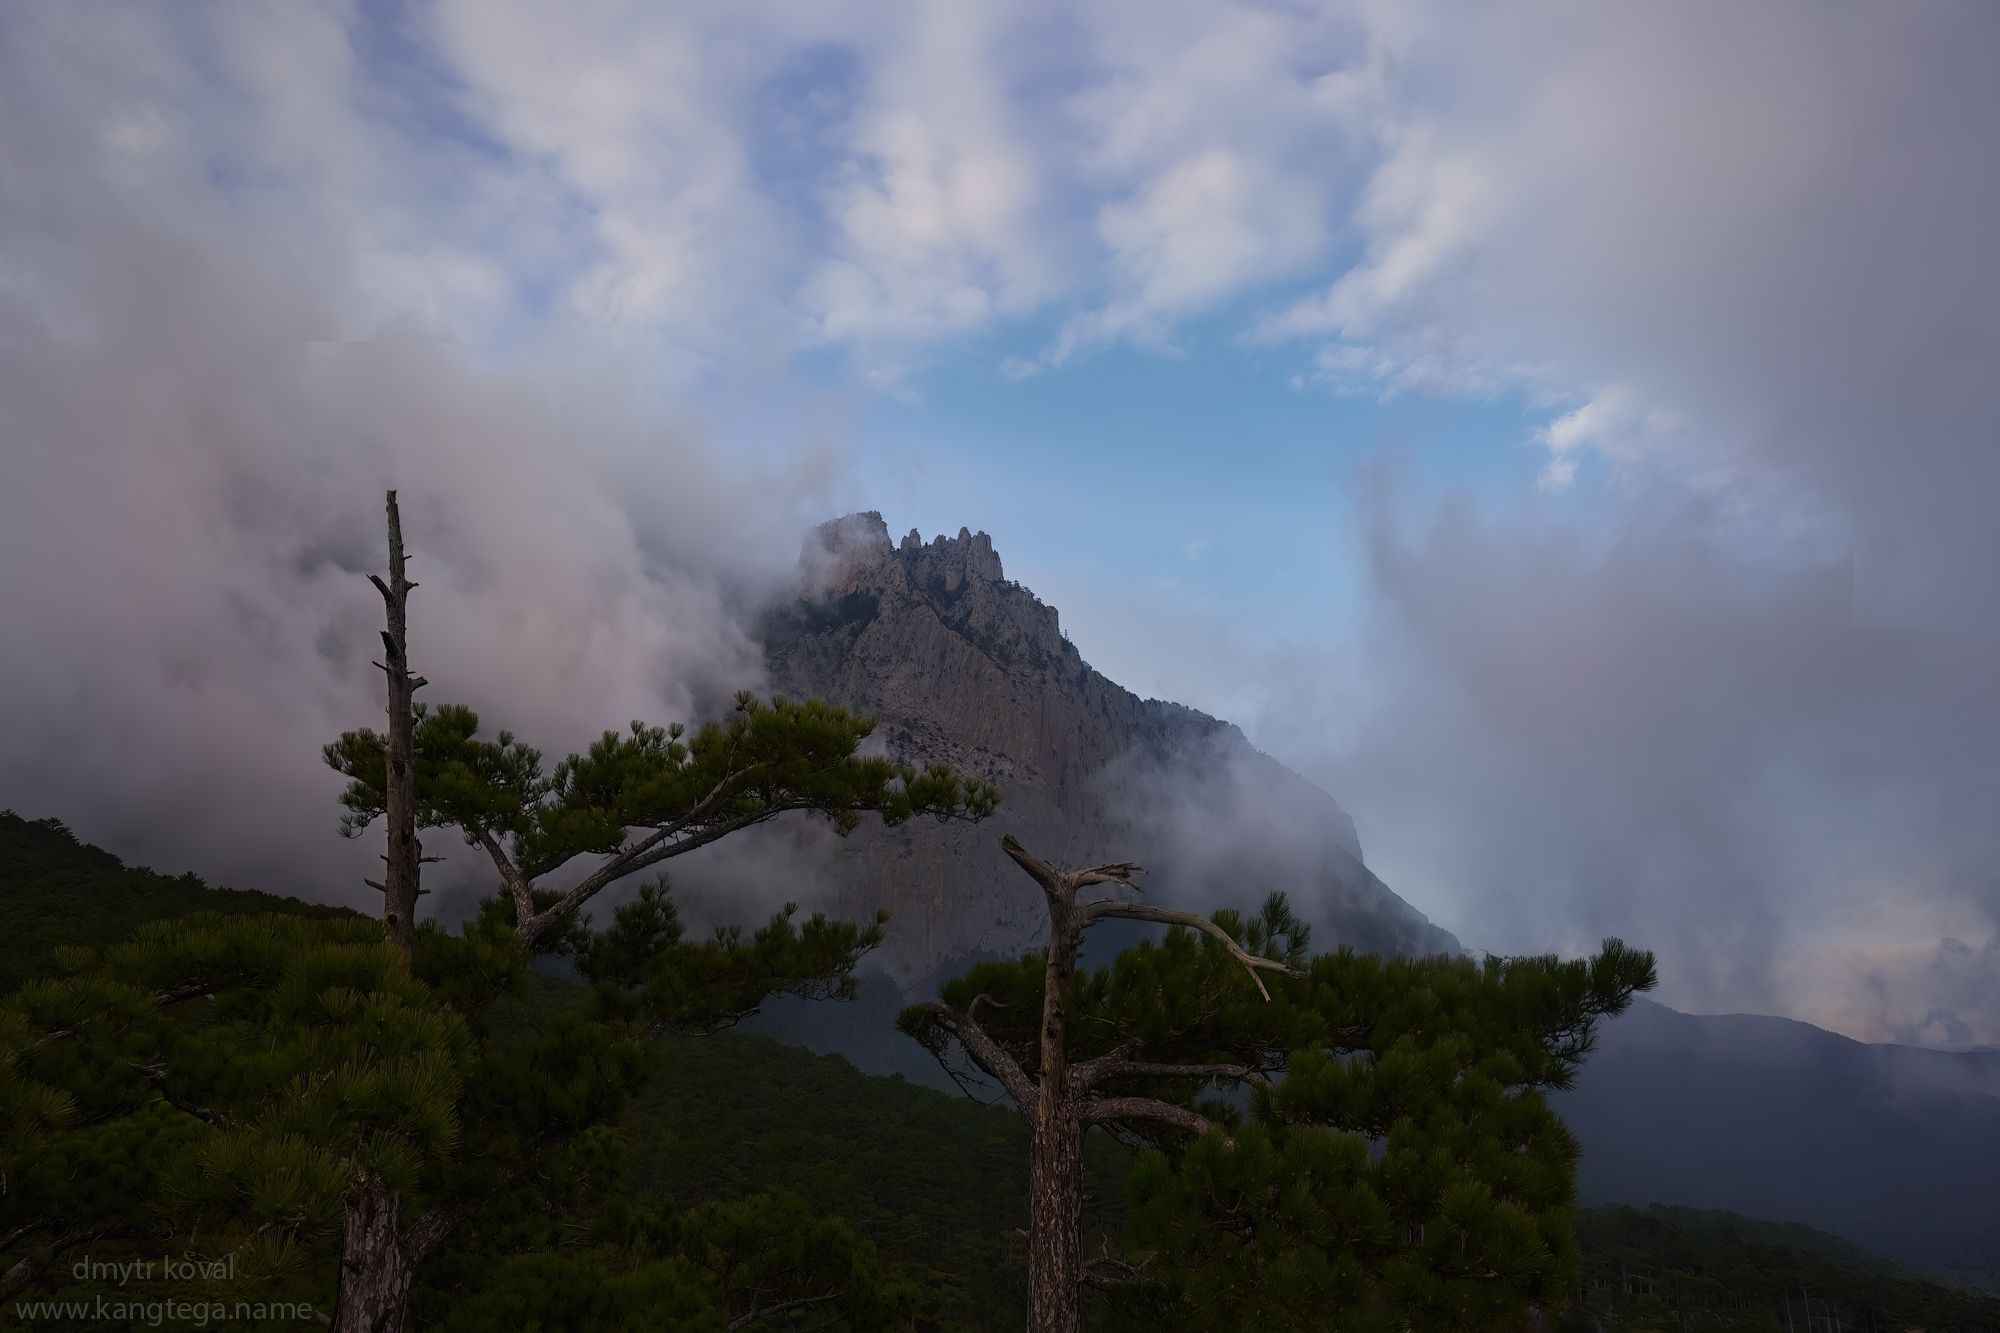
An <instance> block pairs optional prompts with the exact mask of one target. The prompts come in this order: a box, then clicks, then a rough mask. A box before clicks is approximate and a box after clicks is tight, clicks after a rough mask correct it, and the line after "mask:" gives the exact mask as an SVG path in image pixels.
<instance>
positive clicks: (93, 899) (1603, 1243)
mask: <svg viewBox="0 0 2000 1333" xmlns="http://www.w3.org/2000/svg"><path fill="white" fill-rule="evenodd" d="M0 885H4V886H5V896H4V899H0V925H4V926H5V927H6V928H7V929H9V930H10V931H12V932H14V933H15V935H16V937H17V938H25V937H27V936H28V935H30V934H32V936H33V938H34V939H35V941H36V944H35V950H36V952H35V953H34V954H33V955H32V959H33V960H34V961H37V962H39V961H45V960H46V958H47V954H48V951H49V950H51V949H53V948H55V947H57V946H59V945H62V944H68V943H104V942H106V941H110V940H114V939H117V938H120V937H122V936H123V935H124V934H125V933H127V932H128V931H129V930H130V929H131V928H132V927H133V926H134V925H136V924H138V923H139V922H140V921H143V920H148V919H153V918H156V917H159V916H162V915H167V914H169V913H170V912H172V911H179V910H187V909H189V908H194V907H199V908H202V909H207V910H215V911H235V912H270V911H307V912H322V911H325V910H328V909H322V908H314V907H311V906H309V905H307V904H301V903H297V902H295V901H293V900H290V899H282V898H276V897H273V896H271V895H267V894H261V893H251V892H245V891H241V890H232V889H216V888H209V887H207V886H204V885H200V884H199V882H198V881H195V880H193V879H192V878H191V877H181V878H178V879H175V878H169V877H166V876H161V875H156V874H154V873H153V872H151V871H146V870H142V869H135V868H132V867H127V866H125V865H123V863H122V862H120V861H119V860H118V859H117V858H116V857H114V856H112V855H110V854H108V853H106V852H103V851H100V850H99V849H97V848H94V847H90V846H88V845H86V844H82V843H80V842H78V841H77V840H76V839H75V838H74V837H73V836H72V835H71V834H70V833H69V832H68V830H67V829H65V828H63V827H62V825H61V824H59V823H57V822H55V821H53V820H43V821H29V820H23V819H20V818H18V817H16V816H13V815H11V814H8V815H4V816H0ZM27 957H28V956H26V955H24V959H25V958H27ZM27 965H28V963H27V962H26V961H24V962H23V963H22V966H24V967H25V966H27ZM576 994H577V991H576V989H575V988H574V986H573V985H571V983H569V982H567V981H565V980H563V979H562V978H559V977H552V976H539V977H537V978H536V979H535V984H534V985H533V986H532V987H531V990H530V993H529V995H528V997H527V998H526V999H525V1000H524V1001H523V1003H524V1004H525V1005H526V1006H527V1007H528V1008H530V1009H531V1010H535V1011H539V1012H550V1011H553V1010H554V1009H555V1008H557V1007H560V1006H561V1005H563V1004H566V1003H569V1002H570V1001H571V999H572V998H574V997H575V996H576ZM818 1008H820V1009H821V1010H827V1011H832V1010H836V1009H837V1010H838V1011H839V1012H842V1013H850V1012H853V1011H852V1010H850V1009H848V1008H847V1007H840V1006H833V1005H820V1006H818ZM1663 1012H1669V1013H1670V1011H1663ZM1685 1017H1686V1016H1685V1015H1673V1018H1676V1019H1680V1018H1685ZM1815 1031H1816V1030H1815ZM1820 1035H1821V1036H1822V1037H1824V1036H1826V1035H1827V1034H1820ZM665 1054H666V1060H665V1061H664V1072H663V1073H662V1075H661V1076H660V1077H659V1078H658V1079H657V1080H656V1081H655V1082H654V1083H653V1084H652V1086H650V1087H649V1088H648V1089H647V1090H646V1091H645V1093H644V1094H642V1096H641V1097H640V1098H639V1099H638V1101H637V1102H636V1103H635V1104H634V1105H633V1106H632V1108H631V1109H630V1112H629V1114H628V1116H627V1118H626V1121H625V1129H626V1151H625V1171H624V1184H623V1188H624V1189H625V1190H627V1191H631V1192H634V1193H637V1194H640V1195H666V1196H668V1197H671V1198H673V1199H674V1200H675V1201H676V1202H684V1203H685V1202H693V1201H696V1200H700V1199H709V1198H720V1199H727V1198H735V1197H741V1196H744V1195H748V1194H751V1193H754V1192H757V1191H760V1190H782V1191H786V1192H789V1193H793V1194H796V1195H799V1196H801V1197H803V1198H804V1199H805V1200H807V1202H808V1203H809V1204H810V1205H811V1206H812V1207H813V1208H814V1210H815V1211H817V1212H821V1213H824V1214H838V1215H842V1216H845V1217H847V1218H848V1219H850V1220H851V1221H852V1222H853V1223H854V1224H855V1225H856V1226H857V1227H858V1228H859V1229H860V1230H861V1231H862V1232H863V1233H864V1234H865V1235H867V1236H868V1237H869V1238H870V1239H871V1240H873V1241H874V1242H875V1244H876V1245H877V1246H878V1247H879V1248H880V1249H881V1251H882V1252H883V1254H884V1255H885V1257H887V1258H888V1259H889V1260H890V1261H891V1262H892V1263H894V1264H895V1265H896V1266H897V1267H898V1269H899V1270H901V1271H903V1272H904V1273H906V1274H908V1275H909V1276H911V1277H913V1278H914V1279H916V1280H917V1281H918V1282H919V1283H920V1285H921V1286H922V1288H923V1290H924V1293H925V1295H924V1308H925V1311H926V1315H927V1318H928V1319H929V1320H930V1321H931V1323H930V1326H931V1327H936V1328H943V1327H951V1326H957V1327H961V1328H966V1329H992V1330H1000V1329H1008V1328H1017V1327H1019V1326H1020V1315H1019V1301H1020V1292H1021V1289H1022V1286H1023V1283H1024V1272H1023V1255H1022V1248H1021V1244H1020V1240H1019V1236H1018V1234H1017V1231H1016V1229H1017V1228H1018V1227H1020V1226H1022V1225H1023V1223H1024V1221H1025V1218H1026V1198H1025V1194H1026V1176H1025V1171H1024V1169H1023V1164H1024V1162H1025V1160H1026V1149H1027V1145H1026V1136H1025V1132H1024V1130H1023V1127H1022V1125H1021V1124H1020V1122H1019V1121H1018V1119H1017V1118H1016V1117H1015V1116H1013V1115H1012V1114H1011V1113H1009V1112H1007V1111H1005V1110H1003V1109H1000V1108H997V1107H991V1106H985V1105H981V1104H979V1103H977V1102H974V1101H972V1100H970V1099H968V1098H966V1097H963V1096H960V1095H955V1094H947V1093H944V1092H939V1091H936V1090H933V1089H929V1088H923V1087H918V1086H915V1085H913V1084H911V1083H909V1082H907V1081H905V1080H903V1079H899V1078H877V1077H871V1076H869V1075H866V1074H863V1073H860V1072H859V1071H857V1070H856V1069H855V1068H854V1067H853V1066H852V1065H850V1064H849V1063H848V1062H846V1061H845V1060H842V1059H840V1058H838V1057H834V1056H825V1055H814V1054H812V1053H810V1052H808V1051H805V1050H803V1049H800V1048H799V1047H797V1046H794V1045H788V1044H785V1043H781V1042H779V1041H776V1040H773V1039H771V1038H769V1037H765V1036H759V1035H754V1034H749V1033H740V1032H735V1033H732V1032H725V1033H720V1034H717V1035H714V1036H709V1037H700V1038H675V1039H672V1040H671V1041H670V1042H669V1043H668V1044H667V1049H666V1052H665ZM1602 1072H1603V1071H1602V1070H1601V1069H1599V1068H1597V1067H1596V1066H1595V1065H1593V1066H1592V1068H1591V1069H1590V1070H1589V1071H1587V1075H1586V1077H1585V1079H1583V1080H1582V1085H1583V1086H1584V1087H1591V1086H1594V1085H1596V1084H1599V1083H1604V1082H1608V1081H1609V1080H1608V1079H1606V1078H1604V1077H1602ZM1123 1160H1124V1156H1123V1151H1122V1150H1121V1149H1119V1148H1118V1147H1117V1146H1116V1145H1114V1144H1112V1143H1110V1142H1108V1141H1100V1142H1097V1143H1096V1144H1095V1145H1094V1150H1093V1152H1092V1153H1091V1154H1090V1155H1089V1158H1088V1163H1087V1167H1088V1172H1089V1187H1090V1190H1091V1193H1092V1196H1093V1213H1092V1215H1091V1219H1090V1223H1089V1226H1090V1229H1091V1230H1093V1231H1097V1232H1100V1233H1101V1232H1102V1231H1104V1230H1107V1229H1110V1228H1115V1227H1116V1226H1117V1224H1118V1220H1119V1216H1120V1211H1121V1203H1120V1193H1121V1191H1120V1187H1119V1173H1120V1171H1121V1170H1122V1164H1123ZM1583 1167H1584V1173H1585V1175H1586V1177H1588V1176H1589V1175H1590V1174H1591V1172H1592V1171H1593V1168H1594V1162H1593V1153H1592V1151H1591V1150H1589V1149H1588V1147H1587V1148H1586V1152H1585V1156H1584V1162H1583ZM1820 1167H1821V1170H1822V1172H1823V1173H1824V1174H1826V1175H1828V1176H1831V1177H1833V1178H1835V1179H1838V1178H1839V1177H1840V1176H1841V1175H1842V1174H1843V1172H1844V1171H1846V1170H1847V1169H1848V1166H1847V1164H1843V1163H1840V1162H1837V1161H1836V1162H1834V1163H1833V1165H1832V1166H1831V1167H1828V1166H1827V1164H1826V1163H1821V1164H1820ZM1578 1234H1579V1239H1580V1241H1581V1242H1582V1245H1583V1250H1584V1257H1585V1288H1584V1292H1583V1297H1584V1305H1585V1308H1586V1309H1587V1310H1588V1311H1589V1312H1590V1313H1591V1314H1592V1315H1593V1316H1594V1317H1595V1321H1596V1323H1595V1326H1597V1327H1602V1328H1605V1329H1654V1328H1669V1327H1701V1328H1715V1329H1734V1328H1742V1329H1765V1330H1769V1329H1779V1328H1784V1327H1786V1325H1785V1324H1784V1323H1782V1322H1781V1319H1782V1316H1783V1312H1784V1309H1785V1306H1784V1301H1785V1299H1786V1296H1787V1294H1788V1293H1790V1295H1791V1297H1792V1299H1793V1301H1794V1304H1795V1307H1796V1310H1797V1317H1798V1319H1799V1321H1800V1322H1799V1324H1798V1325H1796V1327H1803V1326H1804V1313H1803V1312H1804V1303H1805V1300H1806V1297H1807V1295H1808V1294H1810V1295H1811V1297H1812V1299H1813V1300H1814V1301H1815V1302H1816V1303H1817V1304H1816V1305H1815V1307H1814V1310H1815V1314H1816V1316H1828V1315H1832V1314H1833V1313H1834V1312H1835V1309H1836V1308H1837V1309H1838V1311H1839V1312H1840V1313H1841V1315H1842V1317H1843V1320H1844V1322H1842V1323H1840V1324H1839V1325H1837V1327H1839V1328H1844V1329H1860V1328H1875V1327H1921V1328H1928V1329H1950V1328H1956V1329H1961V1330H1967V1331H1970V1330H1978V1329H1992V1330H2000V1299H1994V1298H1989V1297H1975V1296H1971V1295H1968V1294H1966V1293H1964V1292H1958V1291H1953V1290H1951V1289H1948V1288H1945V1287H1942V1286H1939V1285H1937V1284H1935V1283H1931V1282H1927V1281H1924V1280H1922V1279H1920V1278H1917V1277H1913V1276H1911V1275H1910V1274H1909V1273H1907V1272H1904V1271H1899V1270H1897V1269H1896V1268H1895V1267H1894V1266H1892V1265H1891V1264H1889V1263H1888V1262H1887V1261H1885V1260H1880V1259H1876V1258H1874V1257H1873V1256H1871V1255H1869V1254H1867V1253H1864V1252H1863V1251H1862V1250H1860V1249H1857V1248H1856V1247H1855V1246H1853V1245H1851V1244H1849V1243H1847V1242H1845V1241H1842V1240H1839V1239H1836V1238H1835V1237H1833V1236H1829V1235H1825V1234H1823V1233H1820V1232H1816V1231H1813V1230H1811V1229H1809V1228H1806V1227H1802V1226H1797V1225H1786V1224H1779V1223H1768V1222H1756V1221H1752V1220H1750V1219H1748V1218H1744V1217H1739V1216H1734V1215H1729V1214H1719V1213H1697V1212H1694V1211H1691V1210H1687V1209H1657V1208H1656V1209H1650V1210H1647V1211H1644V1212H1639V1211H1635V1210H1630V1209H1593V1210H1587V1211H1585V1212H1584V1213H1582V1214H1581V1215H1580V1217H1579V1225H1578ZM1585 1326H1589V1325H1585ZM1820 1326H1826V1325H1820Z"/></svg>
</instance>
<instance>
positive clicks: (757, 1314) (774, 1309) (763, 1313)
mask: <svg viewBox="0 0 2000 1333" xmlns="http://www.w3.org/2000/svg"><path fill="white" fill-rule="evenodd" d="M840 1295H841V1293H840V1292H837V1291H829V1292H825V1293H823V1294H822V1295H818V1296H797V1297H794V1298H793V1299H791V1300H789V1301H779V1302H778V1303H777V1304H776V1305H767V1306H765V1307H764V1308H763V1309H761V1310H752V1311H751V1312H750V1313H749V1314H746V1315H742V1316H740V1317H738V1318H736V1319H732V1320H730V1321H729V1323H728V1324H727V1325H726V1326H725V1333H736V1330H737V1329H739V1328H748V1327H750V1325H752V1324H754V1323H756V1322H757V1321H758V1320H759V1319H768V1318H770V1317H771V1316H772V1315H774V1314H783V1313H784V1312H785V1311H787V1310H796V1309H798V1308H799V1307H800V1306H804V1305H818V1304H820V1303H821V1302H823V1301H833V1300H839V1299H840Z"/></svg>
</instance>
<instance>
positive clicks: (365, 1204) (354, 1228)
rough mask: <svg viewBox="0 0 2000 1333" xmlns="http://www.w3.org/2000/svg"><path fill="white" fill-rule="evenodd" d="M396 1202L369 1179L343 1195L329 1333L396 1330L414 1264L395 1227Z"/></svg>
mask: <svg viewBox="0 0 2000 1333" xmlns="http://www.w3.org/2000/svg"><path fill="white" fill-rule="evenodd" d="M400 1204H401V1201H400V1200H399V1199H398V1198H397V1196H396V1195H395V1194H394V1193H393V1192H391V1191H389V1190H387V1189H384V1188H383V1187H382V1185H381V1182H379V1181H374V1180H368V1181H364V1182H363V1183H362V1184H361V1185H360V1187H359V1188H358V1189H357V1190H356V1192H355V1193H354V1195H353V1196H352V1197H350V1198H349V1199H348V1201H347V1225H346V1227H345V1229H344V1230H343V1232H342V1234H341V1240H340V1287H339V1292H338V1294H337V1295H336V1296H335V1297H334V1304H333V1330H334V1333H402V1329H403V1312H404V1310H405V1309H406V1308H407V1307H408V1305H409V1302H410V1280H411V1278H412V1277H413V1276H414V1273H415V1263H414V1261H413V1257H412V1256H411V1255H410V1253H409V1251H408V1249H407V1247H406V1246H405V1244H404V1241H403V1233H402V1230H401V1228H400V1227H399V1226H398V1225H397V1218H398V1214H399V1212H400V1211H401V1209H400Z"/></svg>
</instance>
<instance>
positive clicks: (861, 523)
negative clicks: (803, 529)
mask: <svg viewBox="0 0 2000 1333" xmlns="http://www.w3.org/2000/svg"><path fill="white" fill-rule="evenodd" d="M891 560H900V561H901V562H902V563H903V564H904V565H905V566H906V567H907V568H909V569H911V570H913V571H915V570H918V569H919V568H924V569H928V570H934V571H936V572H938V573H940V574H941V575H943V576H944V577H945V578H946V580H947V581H948V582H950V583H951V584H952V585H953V587H954V589H955V588H956V586H957V585H958V583H960V582H962V581H965V580H976V581H978V582H982V583H1004V582H1006V573H1005V571H1004V570H1003V569H1002V568H1001V565H1000V554H999V552H997V551H995V550H994V549H993V539H992V538H991V537H989V536H987V535H986V534H985V533H984V532H974V531H972V530H971V529H970V528H964V527H961V528H960V529H959V530H958V535H957V536H956V537H946V536H943V535H939V536H936V537H933V538H931V540H930V541H928V542H926V541H925V540H924V538H923V534H922V533H921V532H920V531H918V530H917V529H916V528H911V529H910V530H909V532H908V533H907V534H905V535H904V537H903V540H902V544H901V545H897V544H895V543H893V542H891V541H890V539H889V525H888V523H887V522H886V521H885V520H884V519H883V517H882V515H881V514H880V513H879V512H878V511H876V510H873V509H868V510H862V511H860V512H857V513H853V514H845V515H842V516H841V517H839V518H836V519H830V520H828V521H827V522H825V523H822V524H820V525H819V526H818V527H816V528H814V529H813V530H812V531H811V532H810V533H808V534H807V535H806V540H805V544H804V546H803V548H802V549H801V550H800V552H799V563H800V565H801V566H802V567H803V568H804V569H805V570H806V572H807V573H808V575H809V576H812V577H813V579H814V580H815V581H820V582H831V583H833V584H835V585H854V586H858V583H857V578H858V576H861V575H862V574H863V573H864V572H865V571H875V570H879V569H880V568H881V567H882V566H883V565H884V564H885V563H886V562H888V561H891ZM919 581H920V582H929V581H930V580H929V579H920V580H919ZM843 590H851V588H850V587H846V586H843Z"/></svg>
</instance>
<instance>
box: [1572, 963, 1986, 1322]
mask: <svg viewBox="0 0 2000 1333" xmlns="http://www.w3.org/2000/svg"><path fill="white" fill-rule="evenodd" d="M1556 1109H1557V1110H1558V1111H1559V1112H1560V1113H1561V1115H1562V1117H1563V1119H1564V1120H1565V1121H1566V1122H1567V1123H1568V1124H1569V1125H1570V1127H1571V1129H1572V1130H1573V1131H1574V1132H1575V1133H1576V1136H1577V1138H1578V1139H1579V1140H1580V1141H1581V1142H1582V1144H1583V1163H1582V1170H1581V1174H1580V1176H1579V1181H1578V1183H1579V1188H1580V1190H1581V1192H1582V1196H1583V1198H1584V1200H1585V1201H1586V1202H1589V1203H1626V1204H1648V1203H1672V1204H1686V1205H1692V1206H1695V1207H1700V1208H1719V1209H1728V1210H1731V1211H1734V1212H1738V1213H1746V1214H1750V1215H1752V1216H1756V1217H1771V1218H1784V1219H1790V1220H1794V1221H1800V1222H1810V1223H1811V1224H1812V1225H1814V1226H1816V1227H1819V1228H1820V1229H1822V1230H1825V1231H1830V1232H1834V1233H1836V1234H1838V1235H1840V1236H1844V1237H1846V1238H1847V1239H1849V1240H1851V1241H1854V1242H1856V1243H1857V1244H1860V1245H1863V1246H1865V1247H1867V1248H1868V1249H1870V1250H1873V1251H1875V1252H1877V1253H1879V1254H1883V1255H1887V1256H1890V1257H1892V1258H1895V1259H1897V1260H1899V1261H1901V1262H1902V1263H1904V1264H1906V1265H1907V1266H1909V1267H1911V1268H1913V1269H1917V1270H1919V1271H1923V1272H1929V1273H1934V1274H1937V1275H1939V1276H1941V1277H1945V1278H1949V1279H1951V1280H1954V1281H1957V1282H1961V1283H1965V1284H1968V1285H1977V1286H1980V1287H1983V1288H1985V1289H1988V1290H1994V1291H2000V1055H1995V1054H1993V1053H1991V1052H1964V1051H1959V1052H1954V1051H1931V1050H1920V1049H1916V1048H1913V1047H1907V1046H1875V1045H1869V1044H1867V1043H1865V1042H1858V1041H1853V1040H1850V1039H1849V1038H1846V1037H1842V1036H1838V1035H1836V1034H1834V1033H1831V1032H1826V1031H1823V1030H1822V1029H1820V1028H1816V1027H1813V1026H1812V1025H1811V1024H1808V1023H1797V1022H1793V1021H1791V1020H1789V1019H1781V1018H1765V1017H1759V1016H1755V1015H1704V1016H1697V1015H1692V1014H1683V1013H1677V1012H1675V1011H1674V1010H1672V1009H1667V1008H1665V1007H1663V1006H1661V1005H1657V1004H1652V1003H1648V1002H1644V1001H1641V1002H1639V1003H1637V1004H1635V1005H1634V1006H1633V1007H1632V1009H1631V1011H1630V1012H1628V1013H1627V1014H1625V1015H1624V1016H1623V1017H1621V1018H1619V1019H1618V1020H1617V1021H1616V1022H1613V1023H1610V1024H1608V1025H1607V1026H1606V1028H1605V1031H1604V1035H1603V1039H1602V1042H1601V1044H1600V1046H1599V1048H1598V1050H1597V1052H1596V1053H1595V1054H1594V1055H1592V1056H1591V1058H1590V1060H1589V1062H1588V1063H1587V1064H1586V1065H1585V1066H1584V1070H1583V1073H1582V1075H1581V1076H1580V1077H1579V1078H1578V1080H1577V1085H1576V1087H1575V1088H1574V1089H1573V1090H1572V1091H1570V1092H1568V1093H1565V1094H1561V1095H1560V1096H1558V1097H1557V1099H1556Z"/></svg>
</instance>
